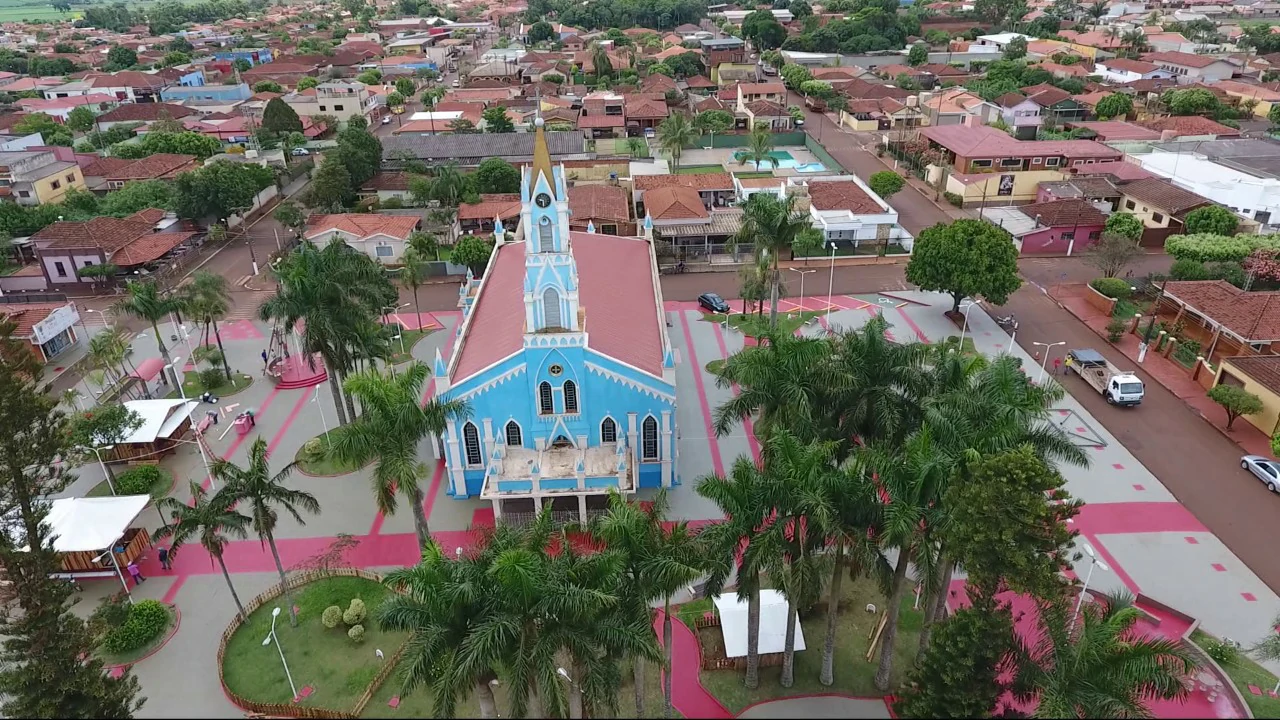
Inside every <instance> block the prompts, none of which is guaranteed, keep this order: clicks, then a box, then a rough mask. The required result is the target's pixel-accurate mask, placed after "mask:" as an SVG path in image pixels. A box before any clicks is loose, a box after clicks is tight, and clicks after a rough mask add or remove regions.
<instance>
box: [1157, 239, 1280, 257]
mask: <svg viewBox="0 0 1280 720" xmlns="http://www.w3.org/2000/svg"><path fill="white" fill-rule="evenodd" d="M1259 248H1267V249H1271V250H1280V237H1277V236H1275V235H1235V236H1232V237H1228V236H1226V235H1211V234H1208V233H1200V234H1198V235H1170V236H1169V237H1168V238H1167V239H1165V241H1164V251H1165V252H1166V253H1168V254H1169V255H1171V256H1172V257H1173V258H1174V259H1177V260H1197V261H1199V262H1242V261H1243V260H1244V259H1245V258H1247V257H1249V254H1250V253H1252V252H1253V251H1254V250H1257V249H1259Z"/></svg>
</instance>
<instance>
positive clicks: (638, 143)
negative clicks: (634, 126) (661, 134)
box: [627, 137, 647, 158]
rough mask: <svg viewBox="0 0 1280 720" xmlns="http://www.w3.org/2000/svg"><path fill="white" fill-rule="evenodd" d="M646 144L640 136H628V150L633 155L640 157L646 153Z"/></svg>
mask: <svg viewBox="0 0 1280 720" xmlns="http://www.w3.org/2000/svg"><path fill="white" fill-rule="evenodd" d="M646 149H647V148H646V146H645V144H644V140H641V139H640V138H638V137H633V138H627V152H629V153H631V157H633V158H638V157H642V156H644V154H645V150H646Z"/></svg>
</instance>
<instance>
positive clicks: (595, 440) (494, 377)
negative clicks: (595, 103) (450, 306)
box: [435, 118, 677, 522]
mask: <svg viewBox="0 0 1280 720" xmlns="http://www.w3.org/2000/svg"><path fill="white" fill-rule="evenodd" d="M535 126H536V130H535V139H534V151H533V162H532V164H531V165H530V167H528V168H526V169H525V171H524V174H523V181H522V183H521V189H520V196H521V201H522V209H521V213H520V225H519V227H518V229H517V230H516V232H515V234H514V239H510V240H509V239H507V237H506V232H505V230H504V228H503V227H502V221H501V220H500V219H499V220H498V222H497V223H496V227H495V230H494V235H495V239H496V240H497V246H496V247H495V249H494V252H493V255H492V256H490V258H489V265H488V268H487V269H486V270H485V274H484V278H483V279H481V280H475V279H471V278H468V282H467V283H466V284H465V285H464V286H463V287H462V289H461V290H460V295H461V297H460V300H459V305H460V306H461V307H462V310H463V320H462V323H461V324H460V325H459V327H458V331H457V339H456V345H455V347H454V352H453V355H452V357H451V359H450V361H449V363H448V365H447V366H446V365H445V363H444V362H443V361H442V360H441V358H440V356H439V354H437V356H436V362H435V376H436V377H435V381H436V389H437V391H438V393H439V394H440V396H441V397H442V398H449V399H462V400H466V401H467V402H468V404H469V405H470V409H471V414H470V416H469V417H468V418H466V419H463V420H460V421H455V422H450V423H449V426H448V429H447V431H446V433H445V437H444V449H445V462H446V467H447V470H448V473H449V489H448V492H449V494H451V495H453V496H454V497H455V498H464V497H480V498H483V499H486V500H490V501H491V502H492V503H493V509H494V515H495V517H497V518H501V517H503V516H507V517H508V520H511V521H517V522H518V521H522V520H524V519H526V518H528V517H530V514H531V513H534V512H537V511H538V510H539V509H542V508H544V507H550V508H552V510H553V511H554V512H556V513H557V515H558V516H559V517H560V518H561V519H568V518H574V519H584V520H585V519H586V517H587V516H588V514H594V513H593V511H597V510H602V509H604V508H605V507H606V505H607V493H608V490H609V489H610V488H613V489H616V490H618V491H619V492H622V493H624V494H626V493H632V492H634V491H635V490H636V489H638V488H646V487H655V488H656V487H671V486H672V485H674V484H676V482H677V466H676V461H677V457H676V437H677V429H676V395H675V389H676V388H675V384H676V379H675V358H674V353H673V352H672V349H671V341H670V338H669V337H668V336H667V325H666V319H665V314H664V312H663V307H662V290H661V287H660V285H659V284H658V272H657V263H656V261H655V257H654V252H653V245H652V243H651V242H650V239H648V238H633V237H618V236H613V235H603V234H600V233H597V232H595V228H594V227H592V226H588V228H587V231H586V232H580V231H573V232H571V231H570V230H569V199H568V191H567V186H566V185H565V179H564V169H563V168H562V167H553V166H552V164H551V154H550V152H549V151H548V149H547V141H546V136H545V134H544V132H543V128H542V119H541V118H539V119H538V120H537V121H536V122H535ZM648 227H649V228H650V229H648V230H647V231H646V232H647V233H648V234H650V235H651V233H652V230H651V228H652V226H651V225H649V226H648ZM561 513H564V514H561Z"/></svg>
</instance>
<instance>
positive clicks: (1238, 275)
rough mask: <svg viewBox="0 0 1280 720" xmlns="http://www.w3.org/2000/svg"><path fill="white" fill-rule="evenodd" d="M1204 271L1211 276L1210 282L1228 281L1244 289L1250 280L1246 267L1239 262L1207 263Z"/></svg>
mask: <svg viewBox="0 0 1280 720" xmlns="http://www.w3.org/2000/svg"><path fill="white" fill-rule="evenodd" d="M1204 271H1205V272H1206V273H1208V274H1209V279H1210V280H1226V281H1227V282H1229V283H1231V284H1232V285H1235V286H1236V287H1238V288H1243V287H1244V284H1245V282H1246V281H1247V280H1248V277H1247V276H1246V275H1245V272H1244V266H1243V265H1241V264H1240V263H1238V262H1219V263H1207V264H1205V266H1204Z"/></svg>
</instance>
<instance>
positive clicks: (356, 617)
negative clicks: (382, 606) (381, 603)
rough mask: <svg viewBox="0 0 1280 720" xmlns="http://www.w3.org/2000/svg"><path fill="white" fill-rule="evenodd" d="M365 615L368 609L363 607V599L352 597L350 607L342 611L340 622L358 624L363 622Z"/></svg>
mask: <svg viewBox="0 0 1280 720" xmlns="http://www.w3.org/2000/svg"><path fill="white" fill-rule="evenodd" d="M366 615H368V611H367V610H366V609H365V607H364V601H363V600H361V599H360V598H354V599H352V600H351V607H349V608H347V610H346V612H344V613H342V622H344V623H346V624H347V625H359V624H360V623H362V622H364V618H365V616H366Z"/></svg>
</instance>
